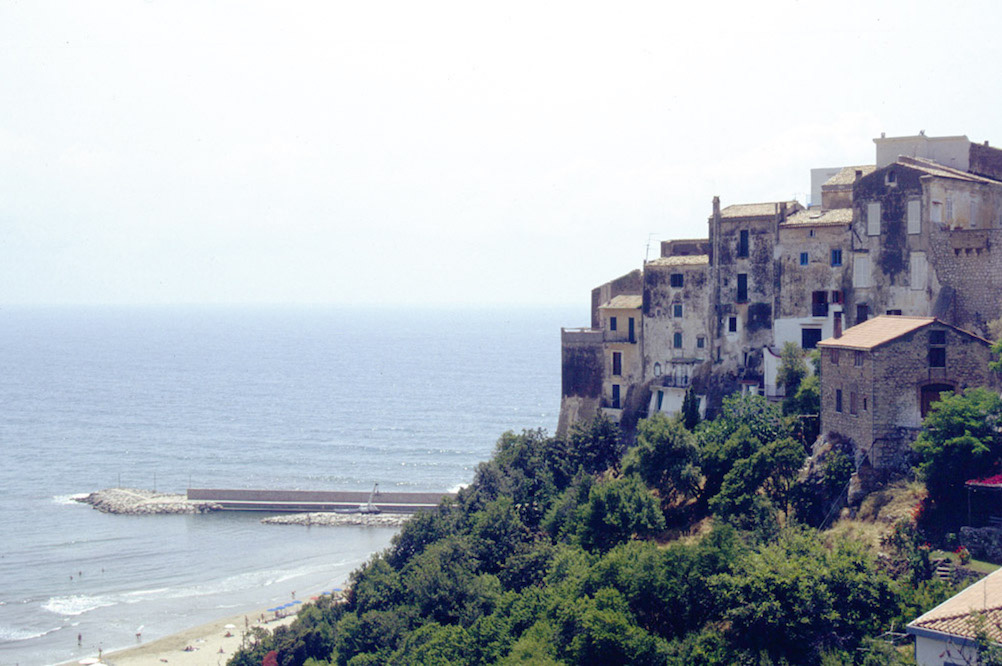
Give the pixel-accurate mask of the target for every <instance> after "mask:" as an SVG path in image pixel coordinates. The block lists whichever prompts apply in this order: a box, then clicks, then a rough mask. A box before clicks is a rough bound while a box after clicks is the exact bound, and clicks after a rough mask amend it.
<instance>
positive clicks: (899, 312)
mask: <svg viewBox="0 0 1002 666" xmlns="http://www.w3.org/2000/svg"><path fill="white" fill-rule="evenodd" d="M887 314H889V315H892V316H893V315H897V316H899V317H900V316H901V310H888V311H887Z"/></svg>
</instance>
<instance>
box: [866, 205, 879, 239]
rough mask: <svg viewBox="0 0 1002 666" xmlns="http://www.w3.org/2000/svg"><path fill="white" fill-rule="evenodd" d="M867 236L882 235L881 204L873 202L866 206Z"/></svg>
mask: <svg viewBox="0 0 1002 666" xmlns="http://www.w3.org/2000/svg"><path fill="white" fill-rule="evenodd" d="M866 235H867V236H879V235H880V202H879V201H873V202H870V203H868V204H866Z"/></svg>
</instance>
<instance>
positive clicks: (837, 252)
mask: <svg viewBox="0 0 1002 666" xmlns="http://www.w3.org/2000/svg"><path fill="white" fill-rule="evenodd" d="M841 265H842V248H837V249H834V250H832V266H841Z"/></svg>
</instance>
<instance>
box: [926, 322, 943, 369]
mask: <svg viewBox="0 0 1002 666" xmlns="http://www.w3.org/2000/svg"><path fill="white" fill-rule="evenodd" d="M929 367H930V368H945V367H946V331H944V330H938V331H929Z"/></svg>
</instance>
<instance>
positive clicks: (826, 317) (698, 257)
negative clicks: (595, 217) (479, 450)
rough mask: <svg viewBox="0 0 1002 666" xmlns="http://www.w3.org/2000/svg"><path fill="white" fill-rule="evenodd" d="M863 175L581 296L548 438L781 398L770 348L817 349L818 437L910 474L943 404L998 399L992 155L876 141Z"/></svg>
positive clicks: (999, 237) (728, 224) (999, 221)
mask: <svg viewBox="0 0 1002 666" xmlns="http://www.w3.org/2000/svg"><path fill="white" fill-rule="evenodd" d="M874 144H875V148H876V151H875V152H876V155H875V160H874V163H872V164H862V165H851V166H843V167H834V168H815V169H811V195H810V201H809V203H808V205H807V206H806V207H805V206H804V205H802V204H801V203H799V202H797V201H773V202H766V203H738V204H731V205H726V206H724V205H722V204H721V200H720V198H719V197H714V198H713V202H712V213H711V215H710V216H709V219H708V221H707V234H706V237H705V238H696V239H681V240H665V241H662V243H661V252H660V256H659V257H657V258H656V259H653V260H650V261H646V262H645V263H644V265H643V266H642V267H641V268H639V269H636V270H633V271H631V272H629V273H626V274H625V275H622V276H620V277H617V278H615V279H613V280H610V281H609V282H607V283H605V284H603V285H601V286H599V287H596V288H595V289H593V290H592V292H591V322H590V326H589V327H587V328H565V329H563V330H562V332H561V333H562V335H561V346H562V396H561V410H560V422H559V425H558V430H557V432H558V435H561V436H562V435H564V434H566V433H567V432H568V431H569V429H570V427H571V426H572V425H574V424H576V423H583V422H586V421H589V420H590V419H592V418H594V417H595V416H596V415H598V414H604V415H606V416H608V417H609V418H610V419H611V420H613V421H615V422H618V423H620V424H621V425H622V426H623V427H624V428H625V429H627V430H628V429H629V428H631V427H632V426H633V425H634V424H635V423H636V422H637V420H638V419H640V418H643V417H645V416H649V415H653V414H655V413H666V414H673V413H677V412H679V411H680V410H681V408H682V403H683V400H684V398H685V395H686V393H687V391H691V392H692V393H694V394H695V395H696V396H697V397H698V400H699V409H700V411H701V412H702V413H703V414H704V415H710V416H712V415H713V414H715V413H717V411H718V410H719V408H720V405H721V401H722V399H723V398H724V396H727V395H729V394H732V393H735V392H740V393H746V394H747V393H750V394H759V395H764V396H766V397H767V398H769V399H778V398H781V397H782V396H783V395H784V387H783V386H782V384H781V383H779V382H777V373H778V370H779V367H780V355H781V351H782V349H783V347H784V345H786V344H787V343H793V344H794V345H796V346H798V347H799V348H800V349H801V350H803V353H805V354H806V353H807V352H810V351H811V350H814V349H821V350H823V353H822V355H821V370H822V372H821V415H820V419H821V423H820V432H821V438H822V439H823V440H828V441H831V440H838V441H841V442H848V443H849V445H850V447H851V450H852V451H853V453H854V456H855V464H856V468H857V471H859V470H868V469H873V470H876V471H878V472H881V471H884V472H889V471H893V470H896V469H901V468H903V467H904V466H906V465H907V458H908V454H909V451H910V444H911V442H912V441H914V439H915V437H916V436H917V434H918V432H919V431H920V426H921V422H922V418H923V417H924V416H925V415H926V413H927V411H928V409H929V405H930V404H931V403H932V402H934V401H935V400H937V399H938V398H939V396H940V394H941V393H942V392H943V391H951V390H953V391H959V390H962V389H964V388H967V387H971V386H995V385H996V384H997V383H998V380H997V378H996V377H995V376H994V375H993V373H990V372H989V370H988V363H989V361H990V358H991V354H990V350H989V346H990V345H989V341H988V339H987V338H988V337H989V336H990V332H989V325H990V323H991V322H992V321H993V320H996V319H998V318H999V316H1000V309H1002V251H1000V248H1002V243H1000V241H1002V150H999V149H997V148H993V147H991V146H989V144H988V142H987V141H985V142H984V143H975V142H972V141H970V140H969V139H968V138H967V137H966V136H946V137H930V136H926V135H925V133H924V132H921V133H919V134H918V135H915V136H904V137H887V136H884V135H881V137H880V138H877V139H874Z"/></svg>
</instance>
